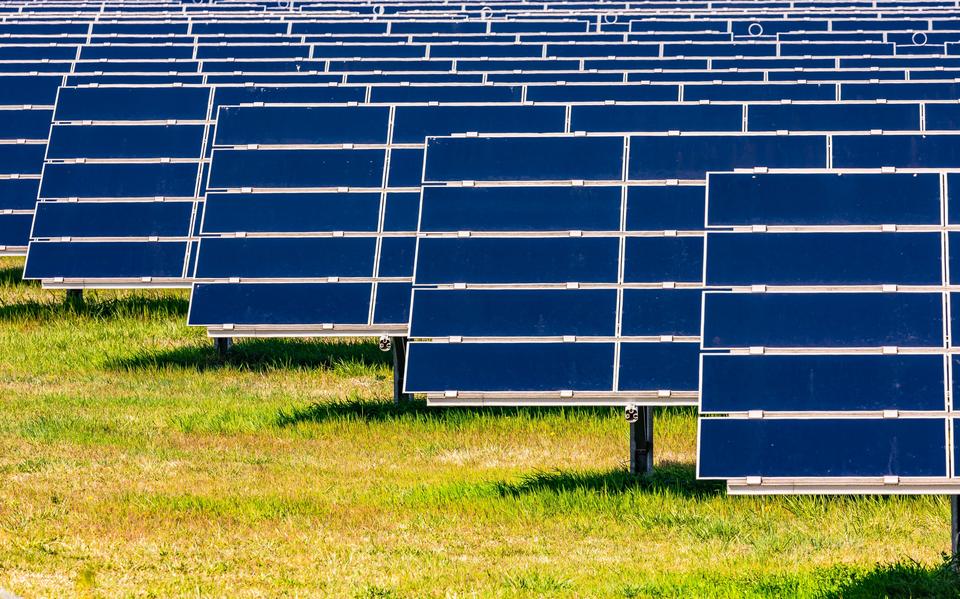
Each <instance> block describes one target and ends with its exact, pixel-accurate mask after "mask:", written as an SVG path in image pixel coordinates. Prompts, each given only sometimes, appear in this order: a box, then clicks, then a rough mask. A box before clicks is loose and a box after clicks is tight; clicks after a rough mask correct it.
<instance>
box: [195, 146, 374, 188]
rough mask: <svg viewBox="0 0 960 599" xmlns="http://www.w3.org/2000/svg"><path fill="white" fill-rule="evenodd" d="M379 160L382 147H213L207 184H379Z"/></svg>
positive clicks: (369, 185) (372, 185) (329, 185)
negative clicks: (334, 148)
mask: <svg viewBox="0 0 960 599" xmlns="http://www.w3.org/2000/svg"><path fill="white" fill-rule="evenodd" d="M383 160H384V153H383V150H217V151H216V152H215V153H214V160H213V166H212V167H211V169H210V182H209V187H210V188H211V189H218V188H237V187H259V188H291V187H294V188H295V187H300V188H305V187H380V185H381V183H382V180H383Z"/></svg>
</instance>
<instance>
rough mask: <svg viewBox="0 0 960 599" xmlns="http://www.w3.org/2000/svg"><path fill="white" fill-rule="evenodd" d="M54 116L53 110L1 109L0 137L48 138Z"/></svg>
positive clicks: (0, 81)
mask: <svg viewBox="0 0 960 599" xmlns="http://www.w3.org/2000/svg"><path fill="white" fill-rule="evenodd" d="M2 81H3V80H2V79H0V83H2ZM52 117H53V111H52V110H0V139H47V137H48V136H49V135H50V120H51V118H52Z"/></svg>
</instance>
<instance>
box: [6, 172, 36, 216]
mask: <svg viewBox="0 0 960 599" xmlns="http://www.w3.org/2000/svg"><path fill="white" fill-rule="evenodd" d="M39 188H40V179H0V208H3V209H5V210H33V206H34V204H36V203H37V190H38V189H39Z"/></svg>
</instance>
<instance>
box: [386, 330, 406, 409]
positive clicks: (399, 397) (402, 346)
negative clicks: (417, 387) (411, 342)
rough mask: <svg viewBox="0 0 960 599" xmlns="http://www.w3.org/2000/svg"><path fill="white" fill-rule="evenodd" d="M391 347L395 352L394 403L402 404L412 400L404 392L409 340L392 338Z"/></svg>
mask: <svg viewBox="0 0 960 599" xmlns="http://www.w3.org/2000/svg"><path fill="white" fill-rule="evenodd" d="M390 347H391V349H392V352H393V401H394V403H396V404H400V403H401V402H403V401H406V400H408V399H410V396H409V395H408V394H406V393H404V392H403V375H404V372H405V371H406V367H407V338H406V337H391V338H390Z"/></svg>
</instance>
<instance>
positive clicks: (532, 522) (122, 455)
mask: <svg viewBox="0 0 960 599" xmlns="http://www.w3.org/2000/svg"><path fill="white" fill-rule="evenodd" d="M21 265H22V262H21V261H20V260H16V259H2V260H0V410H2V411H0V589H6V590H8V591H10V592H14V593H17V594H19V595H22V596H25V597H117V596H148V597H198V596H199V597H265V596H270V597H274V596H289V597H312V596H336V597H367V598H386V597H391V598H392V597H425V596H427V597H429V596H436V597H488V596H489V597H534V596H559V597H603V596H607V597H701V596H702V597H742V596H747V597H781V596H799V597H843V598H855V597H882V596H889V597H941V596H942V597H958V596H960V590H958V589H960V579H958V577H957V575H956V574H955V573H954V572H955V570H954V569H953V567H952V565H953V564H952V563H951V562H949V561H948V560H947V559H946V558H944V557H942V555H941V553H942V552H943V551H946V550H947V549H948V538H947V537H948V530H949V506H948V502H947V501H946V500H945V498H943V497H833V498H827V497H779V498H778V497H767V498H749V497H728V496H726V494H725V492H724V489H723V487H722V486H721V485H717V484H714V483H707V482H702V481H697V480H696V479H695V476H694V466H693V460H694V457H695V456H694V453H695V451H694V434H695V427H696V421H695V413H694V412H693V411H691V410H678V409H673V410H662V411H659V412H657V414H656V441H655V442H656V448H657V460H658V462H657V471H656V473H655V474H654V475H653V476H651V477H649V478H645V479H640V480H638V479H635V478H633V477H631V476H630V475H628V474H627V472H626V471H625V463H624V462H625V459H626V449H627V430H626V426H625V424H624V423H623V422H622V416H621V414H620V412H619V411H617V410H611V409H583V408H580V409H578V408H567V409H432V408H428V407H427V406H425V405H424V404H423V403H422V402H411V403H410V404H408V405H404V406H401V407H395V406H393V405H392V404H391V403H390V402H389V396H390V393H391V379H390V377H391V370H390V363H389V360H388V358H389V356H388V355H387V354H383V353H381V352H379V351H378V350H377V348H376V345H375V344H374V343H372V342H370V341H367V340H359V341H346V340H331V341H295V340H265V341H256V340H246V341H241V342H240V343H238V344H237V346H235V348H234V350H233V353H232V354H231V356H230V358H229V359H227V360H225V361H221V360H219V359H218V358H217V355H216V353H215V352H214V351H213V349H212V346H211V344H210V343H209V341H208V340H207V339H206V338H205V337H204V333H203V331H201V330H196V329H191V328H188V327H186V326H185V325H184V321H185V317H186V310H187V295H186V293H185V292H172V291H166V292H142V291H141V292H126V291H103V292H87V293H86V297H85V301H84V303H83V304H76V305H66V304H65V303H64V301H63V294H62V292H54V291H46V290H43V289H41V288H40V287H38V286H36V285H32V284H26V283H23V282H22V281H21V280H20V277H19V271H20V268H21Z"/></svg>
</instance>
